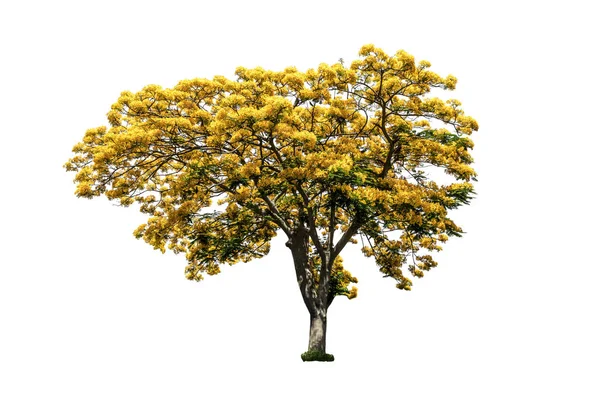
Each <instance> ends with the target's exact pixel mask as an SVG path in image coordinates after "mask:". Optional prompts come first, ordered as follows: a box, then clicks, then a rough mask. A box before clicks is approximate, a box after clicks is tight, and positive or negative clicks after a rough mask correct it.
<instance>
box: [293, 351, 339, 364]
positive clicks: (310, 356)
mask: <svg viewBox="0 0 600 400" xmlns="http://www.w3.org/2000/svg"><path fill="white" fill-rule="evenodd" d="M300 357H302V361H327V362H331V361H333V360H334V358H333V354H327V353H321V352H319V351H315V350H312V351H307V352H305V353H302V355H301V356H300Z"/></svg>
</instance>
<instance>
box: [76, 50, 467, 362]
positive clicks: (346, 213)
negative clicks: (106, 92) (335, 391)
mask: <svg viewBox="0 0 600 400" xmlns="http://www.w3.org/2000/svg"><path fill="white" fill-rule="evenodd" d="M359 56H360V57H359V59H358V60H356V61H354V62H352V63H351V64H350V65H349V66H346V65H344V63H343V61H342V60H340V62H338V63H336V64H333V65H328V64H324V63H323V64H320V65H319V66H318V68H316V69H309V70H307V71H306V72H301V71H298V70H297V69H296V68H294V67H289V68H286V69H285V70H283V71H280V72H273V71H267V70H264V69H262V68H254V69H247V68H241V67H240V68H238V69H237V70H236V72H235V74H236V78H235V79H234V80H230V79H227V78H225V77H223V76H216V77H214V78H213V79H212V80H210V79H192V80H184V81H181V82H179V83H178V84H177V85H176V86H175V87H174V88H172V89H163V88H161V87H160V86H157V85H149V86H146V87H145V88H143V89H142V90H141V91H139V92H138V93H131V92H123V93H122V94H121V96H120V97H119V99H118V100H117V102H116V103H115V104H113V105H112V107H111V109H110V111H109V113H108V121H109V123H110V126H109V127H105V126H101V127H98V128H93V129H89V130H88V131H87V132H86V133H85V136H84V137H83V140H82V141H81V142H80V143H77V144H76V145H75V147H74V148H73V152H74V153H75V155H74V156H73V158H71V159H70V160H69V161H68V162H67V163H66V164H65V168H66V169H67V171H75V172H76V176H75V183H76V184H77V188H76V191H75V194H76V195H77V196H78V197H85V198H92V197H94V196H100V195H102V194H104V195H105V196H106V197H107V198H108V199H111V200H116V201H117V202H118V203H119V204H120V205H123V206H129V205H131V204H133V203H134V202H137V203H139V204H140V211H141V212H143V213H146V214H149V215H150V217H149V219H148V221H147V223H145V224H143V225H141V226H140V227H139V228H137V229H136V230H135V232H134V235H135V237H136V238H143V239H144V240H145V241H146V242H147V243H149V244H151V245H152V246H154V248H156V249H160V250H161V251H162V252H165V250H166V248H168V249H170V250H172V251H173V252H175V253H179V252H183V253H185V255H186V258H187V261H188V265H187V267H186V268H185V273H186V277H187V278H188V279H192V280H196V281H199V280H201V279H203V275H204V274H208V275H214V274H217V273H219V271H220V265H222V264H224V263H227V264H230V265H231V264H235V263H237V262H239V261H243V262H248V261H250V260H252V259H255V258H260V257H263V256H265V255H267V254H268V253H269V249H270V240H271V238H273V237H274V236H275V235H276V233H277V231H278V230H282V231H283V232H284V233H285V235H286V236H287V239H288V240H287V242H286V246H287V247H288V248H289V250H290V252H291V255H292V259H293V263H294V267H295V272H296V277H297V280H298V285H299V288H300V293H301V295H302V299H303V300H304V304H305V305H306V307H307V309H308V311H309V314H310V333H309V344H308V351H307V352H306V353H304V354H303V355H302V358H303V360H305V361H308V360H328V361H331V360H333V356H331V355H329V354H327V353H326V351H325V337H326V328H327V310H328V308H329V306H330V305H331V303H332V302H333V300H334V298H335V297H336V296H346V297H347V298H349V299H352V298H354V297H356V294H357V291H356V287H355V286H351V285H350V284H351V283H356V282H357V280H356V278H354V277H353V276H352V275H351V274H350V273H349V272H348V271H347V270H346V269H345V268H344V266H343V263H342V258H341V256H340V253H341V252H342V250H343V249H344V247H345V246H346V245H347V243H348V242H352V243H357V242H358V241H357V239H356V237H360V239H361V242H362V243H363V247H362V251H363V253H364V255H365V256H367V257H374V259H375V262H376V264H377V266H378V267H379V270H380V271H381V272H382V273H383V274H384V276H386V277H391V278H392V279H394V280H395V281H396V286H397V287H398V288H399V289H404V290H410V289H411V285H412V282H411V280H410V278H409V276H413V277H419V278H420V277H422V276H423V274H424V271H428V270H429V269H431V268H432V267H435V266H436V262H435V261H434V260H433V259H432V257H431V255H430V254H423V250H426V251H427V253H429V252H430V251H433V250H436V251H439V250H440V249H441V247H440V245H439V244H440V243H443V242H445V241H446V240H447V239H448V237H449V236H460V235H461V232H462V230H461V228H460V227H458V226H457V225H456V224H455V223H454V222H453V221H452V220H451V219H449V218H448V215H447V212H448V210H450V209H454V208H457V207H459V206H461V205H464V204H468V203H469V200H470V199H471V198H472V197H473V195H474V191H473V185H472V183H471V181H473V180H475V176H476V174H475V171H474V170H473V169H472V168H471V167H470V164H471V163H472V161H473V159H472V157H471V155H470V154H469V149H472V148H473V142H472V140H471V139H470V138H469V135H470V134H471V133H472V132H473V131H474V130H477V129H478V127H477V122H476V121H475V120H474V119H473V118H471V117H469V116H466V115H465V114H464V112H463V110H462V109H461V107H460V105H461V104H460V102H459V101H458V100H447V101H443V100H441V99H439V98H437V97H432V96H429V94H430V91H431V89H432V88H440V89H448V90H452V89H454V87H455V85H456V78H454V77H453V76H447V77H446V78H443V77H440V76H439V75H437V74H436V73H434V72H432V71H430V70H429V67H430V64H429V63H428V62H426V61H421V62H419V63H415V60H414V58H413V57H412V56H411V55H409V54H408V53H406V52H404V51H398V52H397V53H395V54H394V55H391V56H390V55H388V54H386V53H384V52H383V51H382V50H381V49H378V48H375V47H374V46H373V45H366V46H363V47H362V48H361V50H360V52H359ZM428 167H429V168H432V167H438V168H439V169H440V170H443V171H445V172H446V173H447V174H448V175H449V176H450V177H451V178H452V179H451V180H452V183H450V184H445V185H444V184H440V183H436V182H435V181H434V180H433V179H431V178H430V176H429V175H428V173H427V172H426V168H428ZM434 169H435V168H434ZM213 201H216V203H217V204H218V205H226V207H221V208H222V210H221V211H212V212H210V211H209V210H207V208H208V207H210V206H211V205H212V204H213ZM217 209H218V207H217Z"/></svg>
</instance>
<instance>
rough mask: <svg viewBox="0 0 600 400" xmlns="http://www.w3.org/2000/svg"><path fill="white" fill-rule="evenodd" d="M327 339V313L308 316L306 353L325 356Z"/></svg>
mask: <svg viewBox="0 0 600 400" xmlns="http://www.w3.org/2000/svg"><path fill="white" fill-rule="evenodd" d="M326 338H327V312H326V311H325V312H317V313H316V314H314V315H311V316H310V332H309V336H308V351H309V352H310V351H312V352H318V353H321V354H325V340H326Z"/></svg>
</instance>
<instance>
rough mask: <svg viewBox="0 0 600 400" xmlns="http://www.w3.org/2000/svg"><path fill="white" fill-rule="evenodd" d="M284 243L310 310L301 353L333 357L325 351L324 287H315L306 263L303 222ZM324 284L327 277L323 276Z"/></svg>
mask: <svg viewBox="0 0 600 400" xmlns="http://www.w3.org/2000/svg"><path fill="white" fill-rule="evenodd" d="M286 246H287V247H289V248H290V250H291V251H292V256H293V258H294V267H295V269H296V278H297V279H298V287H299V288H300V293H301V294H302V299H303V300H304V304H305V305H306V308H307V309H308V312H309V314H310V316H311V317H310V331H309V340H308V351H307V352H305V353H304V354H302V360H304V361H333V356H332V355H331V354H327V353H325V337H326V334H327V305H328V301H327V300H328V298H327V297H328V291H327V290H323V289H321V290H318V291H317V285H316V284H317V280H318V277H316V276H314V275H313V272H312V271H311V268H310V266H309V258H308V257H309V253H308V250H309V231H308V228H306V227H305V226H304V225H300V226H298V228H297V229H296V230H295V231H294V232H293V233H292V235H290V239H289V240H288V241H287V242H286ZM325 283H326V285H328V283H327V280H325Z"/></svg>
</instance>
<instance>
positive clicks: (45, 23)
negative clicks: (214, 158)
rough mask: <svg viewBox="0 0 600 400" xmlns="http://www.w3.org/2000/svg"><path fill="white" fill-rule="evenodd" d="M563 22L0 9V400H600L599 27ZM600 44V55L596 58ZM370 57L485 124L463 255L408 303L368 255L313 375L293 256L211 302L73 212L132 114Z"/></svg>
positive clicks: (336, 313) (168, 263)
mask: <svg viewBox="0 0 600 400" xmlns="http://www.w3.org/2000/svg"><path fill="white" fill-rule="evenodd" d="M592 3H593V2H591V1H589V2H584V1H569V2H553V1H543V2H542V1H539V2H535V1H502V2H494V3H492V2H483V1H482V2H472V3H471V2H464V1H427V2H418V1H410V2H408V1H389V2H384V1H363V2H354V1H329V2H328V1H325V0H321V1H295V2H287V1H279V2H265V1H262V2H261V1H248V2H242V1H230V2H227V1H223V2H216V1H215V2H203V1H193V2H191V1H190V2H185V1H169V2H165V1H161V2H154V1H146V2H143V3H142V2H135V3H134V2H127V1H102V2H100V1H98V2H72V3H69V2H66V1H55V2H46V1H37V2H36V1H31V2H27V1H10V2H3V3H2V5H1V6H0V44H1V55H0V58H1V61H0V68H1V74H0V102H1V104H0V117H1V118H0V135H1V136H0V151H1V154H0V168H1V169H0V170H1V171H2V181H1V186H0V190H1V196H0V202H1V204H0V210H1V211H2V215H1V217H0V218H1V222H0V226H1V228H0V235H1V241H0V243H1V246H2V247H1V252H0V265H1V269H0V398H2V399H7V400H9V399H10V400H12V399H65V400H66V399H203V398H206V399H238V398H239V399H245V398H257V399H287V398H290V399H296V398H308V397H307V396H310V398H313V399H325V398H332V397H333V396H335V397H342V398H345V399H368V398H377V399H379V398H383V399H393V398H406V399H550V398H556V399H598V398H600V388H599V387H598V385H599V384H600V383H599V382H598V376H599V372H600V361H599V360H600V345H599V343H598V340H599V337H600V328H599V327H598V305H599V303H600V294H599V292H598V289H597V285H598V281H599V279H600V263H599V261H598V258H597V257H598V252H597V248H598V244H597V238H598V226H599V222H600V220H599V218H598V199H597V197H596V193H597V191H596V188H597V182H598V177H597V176H598V173H597V164H596V163H595V162H594V161H595V160H596V159H597V157H598V155H597V154H598V145H599V144H600V140H599V139H598V135H599V134H600V132H599V129H598V122H597V115H598V110H599V108H598V104H599V103H598V93H599V89H600V88H599V83H598V82H599V80H598V71H600V68H599V67H600V63H599V62H598V58H597V56H598V45H597V38H598V37H600V32H599V29H598V20H597V15H598V14H597V12H596V11H594V10H593V8H592V5H591V4H592ZM594 37H596V39H593V38H594ZM366 43H374V44H375V45H376V46H377V47H381V48H383V49H384V50H386V51H387V52H388V53H393V52H395V51H396V50H398V49H405V50H406V51H408V52H409V53H411V54H413V55H415V57H416V58H417V59H418V60H420V59H427V60H429V61H430V62H431V63H432V64H433V66H432V70H433V71H435V72H438V73H439V74H441V75H444V76H445V75H446V74H449V73H451V74H453V75H455V76H457V77H458V86H457V90H456V91H455V92H454V93H453V96H455V97H456V98H458V99H460V100H461V101H462V102H463V106H464V108H465V110H466V112H467V114H468V115H472V116H473V117H475V118H476V119H477V120H478V122H479V125H480V131H479V132H476V133H475V134H474V135H473V140H474V141H475V150H474V152H473V154H474V157H475V159H476V164H475V169H476V170H477V172H478V174H479V183H478V184H477V186H476V190H477V192H478V196H477V199H476V200H474V201H473V202H472V205H471V206H468V207H464V208H463V209H461V210H460V211H458V212H455V213H454V214H453V217H454V218H455V221H456V222H457V223H458V224H459V225H460V226H462V227H463V229H464V230H465V231H466V232H467V234H466V235H465V236H464V237H463V238H452V239H451V240H450V241H449V242H448V243H447V245H446V246H445V247H444V250H443V251H442V252H441V253H439V254H437V257H436V259H437V261H438V262H439V267H438V268H437V269H435V270H432V271H431V272H429V273H426V276H425V278H423V279H422V280H418V281H415V284H414V288H413V291H412V292H403V291H399V290H397V289H396V288H395V287H394V282H393V281H392V280H390V279H382V278H381V274H380V273H379V272H378V271H377V268H376V266H375V265H374V262H373V261H372V259H366V258H364V257H363V256H362V254H361V253H360V252H359V250H358V247H352V248H347V249H346V250H345V251H344V252H343V253H342V256H343V258H344V259H345V264H346V267H347V268H348V269H349V270H350V271H351V272H352V273H353V274H354V275H355V276H357V277H358V278H359V284H358V287H359V296H358V298H357V299H354V300H352V301H348V300H347V299H345V298H338V299H336V301H335V302H334V303H333V305H332V307H331V308H330V313H329V327H328V338H327V340H328V352H330V353H332V354H334V355H335V357H336V360H335V362H333V363H303V362H302V361H301V360H300V354H301V353H302V352H303V351H305V350H306V346H307V343H308V323H309V319H308V313H307V311H306V309H305V308H304V304H303V302H302V300H301V297H300V293H299V291H298V288H297V285H296V283H295V277H294V272H293V265H292V259H291V255H290V254H289V251H288V249H287V248H286V247H285V246H284V245H283V244H284V240H283V236H282V235H280V236H278V237H277V238H276V239H275V241H274V243H273V248H272V251H271V254H270V255H269V256H267V257H265V258H263V259H261V260H257V261H254V262H252V263H248V264H240V265H236V266H234V267H228V266H225V267H224V268H223V272H222V273H221V274H220V275H217V276H214V277H210V276H209V277H207V278H206V279H205V280H204V281H203V282H201V283H195V282H190V281H187V280H186V279H185V278H184V276H183V269H184V266H185V258H184V256H183V255H180V256H175V255H173V254H165V255H162V254H161V253H160V252H158V251H155V250H153V249H152V248H151V247H150V246H149V245H147V244H146V243H144V242H143V241H141V240H140V241H138V240H135V238H134V237H133V235H132V232H133V230H134V229H135V228H136V227H137V226H138V225H139V224H141V223H143V222H144V221H145V219H146V216H145V215H143V214H141V213H139V212H138V210H137V208H136V207H135V206H133V207H130V208H120V207H115V206H112V205H111V203H110V202H109V201H108V200H106V199H105V198H97V199H94V200H84V199H77V198H76V197H75V196H74V195H73V191H74V189H75V186H74V184H73V183H72V179H73V176H74V174H73V173H66V172H65V171H64V169H63V168H62V165H63V164H64V163H65V162H66V160H67V159H68V158H69V157H71V148H72V147H73V145H74V144H75V143H76V142H78V141H80V140H81V138H82V137H83V134H84V132H85V130H86V129H87V128H90V127H96V126H99V125H104V124H106V119H105V114H106V112H107V111H108V110H109V108H110V105H111V104H112V103H113V102H114V101H115V100H116V99H117V97H118V95H119V93H120V92H121V91H123V90H131V91H137V90H139V89H141V88H142V87H143V86H144V85H146V84H150V83H156V84H160V85H162V86H163V87H170V86H172V85H174V84H176V83H177V82H178V81H179V80H181V79H186V78H193V77H208V78H210V77H212V76H214V75H225V76H228V77H232V76H233V71H234V69H235V67H237V66H240V65H241V66H246V67H254V66H258V65H260V66H262V67H264V68H267V69H274V70H275V69H281V68H283V67H285V66H288V65H295V66H297V67H298V68H300V69H302V70H304V69H307V68H310V67H315V66H317V65H318V64H319V63H320V62H329V63H334V62H336V61H337V60H338V59H339V58H340V57H343V58H344V59H345V60H346V61H347V62H350V61H352V60H353V59H355V58H356V57H357V53H358V50H359V48H360V47H361V46H362V45H363V44H366Z"/></svg>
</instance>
